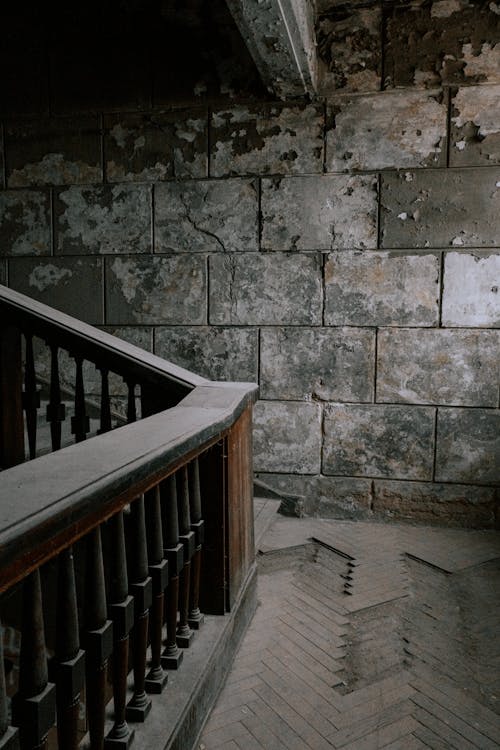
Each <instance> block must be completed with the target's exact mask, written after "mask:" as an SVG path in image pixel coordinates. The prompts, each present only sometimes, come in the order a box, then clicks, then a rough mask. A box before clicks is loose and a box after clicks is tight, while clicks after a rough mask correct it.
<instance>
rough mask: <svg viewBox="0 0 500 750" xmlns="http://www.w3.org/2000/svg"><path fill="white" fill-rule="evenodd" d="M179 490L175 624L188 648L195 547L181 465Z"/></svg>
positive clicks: (179, 641) (185, 476) (184, 469)
mask: <svg viewBox="0 0 500 750" xmlns="http://www.w3.org/2000/svg"><path fill="white" fill-rule="evenodd" d="M179 479H180V491H179V494H178V495H177V512H178V514H179V541H180V542H182V544H183V546H184V566H183V568H182V570H181V574H180V577H179V624H178V626H177V645H178V646H180V647H181V648H189V646H190V645H191V641H192V639H193V637H194V633H193V631H192V630H191V628H190V627H189V625H188V614H189V591H190V587H191V560H192V558H193V555H194V549H195V535H194V532H193V531H191V517H190V513H189V479H188V468H187V466H183V467H182V469H180V471H179Z"/></svg>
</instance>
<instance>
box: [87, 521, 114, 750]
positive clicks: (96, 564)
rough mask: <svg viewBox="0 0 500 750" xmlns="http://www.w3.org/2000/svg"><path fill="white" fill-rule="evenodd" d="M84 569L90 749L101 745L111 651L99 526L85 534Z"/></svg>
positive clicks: (111, 636)
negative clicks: (85, 553) (86, 535)
mask: <svg viewBox="0 0 500 750" xmlns="http://www.w3.org/2000/svg"><path fill="white" fill-rule="evenodd" d="M85 567H86V570H85V607H84V621H85V632H84V636H83V645H84V648H85V681H86V690H85V700H86V704H87V723H88V729H89V737H90V750H102V749H103V747H104V720H105V709H106V672H107V666H108V659H109V657H110V656H111V653H112V651H113V623H112V622H111V620H108V619H107V606H106V586H105V582H104V564H103V557H102V544H101V532H100V529H99V528H96V529H94V530H93V531H91V532H90V534H89V535H88V537H87V556H86V566H85Z"/></svg>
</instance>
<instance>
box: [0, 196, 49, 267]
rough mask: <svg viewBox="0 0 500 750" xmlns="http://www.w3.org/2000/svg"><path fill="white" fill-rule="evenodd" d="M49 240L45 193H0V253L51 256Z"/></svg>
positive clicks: (47, 199)
mask: <svg viewBox="0 0 500 750" xmlns="http://www.w3.org/2000/svg"><path fill="white" fill-rule="evenodd" d="M51 242H52V241H51V230H50V195H49V194H48V193H47V192H44V191H42V190H4V191H2V192H0V255H50V251H51Z"/></svg>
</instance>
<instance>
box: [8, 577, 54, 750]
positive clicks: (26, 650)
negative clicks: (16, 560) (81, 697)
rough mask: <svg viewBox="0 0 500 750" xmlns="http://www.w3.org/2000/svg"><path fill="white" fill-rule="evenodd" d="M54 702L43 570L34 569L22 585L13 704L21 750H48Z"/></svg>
mask: <svg viewBox="0 0 500 750" xmlns="http://www.w3.org/2000/svg"><path fill="white" fill-rule="evenodd" d="M55 699H56V696H55V686H54V685H53V684H52V683H50V682H49V681H48V669H47V654H46V651H45V632H44V625H43V610H42V589H41V585H40V571H39V570H35V571H34V572H33V573H30V575H29V576H28V577H27V578H26V579H25V581H24V585H23V612H22V628H21V653H20V658H19V691H18V693H17V695H16V696H15V697H14V700H13V705H12V710H13V723H14V724H15V726H18V727H19V734H20V738H21V748H22V750H46V748H47V735H48V733H49V730H50V728H51V727H52V726H53V724H54V721H55V712H56V700H55Z"/></svg>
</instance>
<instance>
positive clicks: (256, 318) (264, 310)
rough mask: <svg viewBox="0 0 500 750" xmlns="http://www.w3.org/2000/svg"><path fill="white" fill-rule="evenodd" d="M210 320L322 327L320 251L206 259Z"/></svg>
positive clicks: (239, 255)
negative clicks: (208, 275)
mask: <svg viewBox="0 0 500 750" xmlns="http://www.w3.org/2000/svg"><path fill="white" fill-rule="evenodd" d="M209 309H210V322H211V323H215V324H222V325H223V324H232V325H320V324H321V256H320V254H319V253H314V254H308V255H293V254H292V255H290V254H286V253H272V254H260V253H234V254H231V255H222V254H221V255H212V256H211V258H210V298H209Z"/></svg>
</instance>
